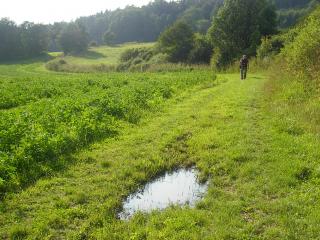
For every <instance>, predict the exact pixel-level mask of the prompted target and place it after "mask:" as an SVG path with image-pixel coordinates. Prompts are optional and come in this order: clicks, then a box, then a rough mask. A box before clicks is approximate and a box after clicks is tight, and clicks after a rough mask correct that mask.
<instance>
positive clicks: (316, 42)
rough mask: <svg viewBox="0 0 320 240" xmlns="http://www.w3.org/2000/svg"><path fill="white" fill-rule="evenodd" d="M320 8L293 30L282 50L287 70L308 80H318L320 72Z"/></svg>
mask: <svg viewBox="0 0 320 240" xmlns="http://www.w3.org/2000/svg"><path fill="white" fill-rule="evenodd" d="M319 25H320V7H318V8H317V9H316V10H315V11H314V12H313V13H312V14H311V15H310V16H309V17H308V18H306V19H305V21H304V22H303V23H302V24H301V25H299V26H298V27H297V29H296V30H295V33H296V36H295V37H293V40H292V42H291V43H289V44H288V45H287V46H286V47H285V48H284V50H283V56H284V58H285V60H286V62H287V64H288V70H290V71H292V72H294V73H296V74H298V75H300V76H306V77H308V78H312V79H315V78H319V77H318V73H319V71H320V58H319V55H320V28H319Z"/></svg>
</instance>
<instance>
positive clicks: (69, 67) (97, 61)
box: [46, 43, 154, 72]
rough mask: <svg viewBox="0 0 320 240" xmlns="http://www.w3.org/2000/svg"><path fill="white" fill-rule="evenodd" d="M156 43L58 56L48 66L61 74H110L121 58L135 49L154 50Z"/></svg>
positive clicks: (107, 47) (99, 48)
mask: <svg viewBox="0 0 320 240" xmlns="http://www.w3.org/2000/svg"><path fill="white" fill-rule="evenodd" d="M153 46H154V43H126V44H121V45H114V46H100V47H91V48H89V49H88V51H86V52H83V53H80V54H74V55H66V56H64V55H60V56H59V55H58V58H55V59H53V60H52V61H50V62H48V63H47V64H46V67H47V68H48V69H49V70H53V71H61V72H110V71H117V69H118V68H117V66H118V65H119V64H120V63H121V62H122V61H121V56H122V54H124V53H125V52H126V51H133V49H140V48H142V49H152V47H153Z"/></svg>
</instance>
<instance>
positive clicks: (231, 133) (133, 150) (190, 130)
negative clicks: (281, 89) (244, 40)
mask: <svg viewBox="0 0 320 240" xmlns="http://www.w3.org/2000/svg"><path fill="white" fill-rule="evenodd" d="M266 81H267V79H266V78H265V77H264V76H263V75H254V76H251V77H250V78H249V80H248V81H246V82H239V80H238V75H221V76H220V77H219V82H220V84H219V85H218V86H215V87H209V88H208V87H207V88H199V87H198V88H195V89H194V90H193V91H188V92H186V93H185V94H184V95H183V96H180V97H179V98H176V99H172V100H170V104H168V105H167V108H166V109H165V110H164V112H161V113H158V115H157V116H152V117H150V118H149V119H146V120H145V121H144V122H142V123H140V125H139V126H138V127H134V128H128V129H124V134H123V135H121V136H120V137H119V138H118V139H113V140H112V139H111V140H108V142H105V143H102V144H98V145H96V146H94V147H93V148H92V149H90V150H88V151H85V152H82V153H81V154H79V155H77V156H76V158H77V159H78V164H76V165H74V166H72V167H70V169H68V170H67V171H66V172H64V173H61V175H59V176H57V177H55V178H52V179H45V180H40V181H38V183H36V184H35V185H34V186H33V187H30V188H28V189H26V190H25V191H23V192H21V193H19V194H16V195H12V196H10V197H8V198H7V199H6V200H5V201H4V203H3V204H2V205H1V212H2V213H1V215H0V222H1V223H3V224H2V225H0V232H1V234H2V235H0V236H3V238H7V237H8V236H10V235H11V237H14V236H15V237H18V236H22V237H23V236H26V237H29V238H30V239H45V238H51V239H59V238H68V239H71V238H72V237H74V238H76V239H87V238H89V236H91V237H96V238H98V239H317V238H318V230H319V225H318V221H317V219H319V215H320V212H319V208H317V204H319V196H320V194H319V189H318V188H317V184H318V183H319V178H318V177H319V176H320V174H317V169H319V166H318V165H317V159H318V158H319V150H318V146H319V138H318V137H317V136H316V135H315V134H314V133H313V132H312V131H311V130H308V129H307V128H306V129H305V130H304V128H303V127H300V128H299V129H298V130H299V131H297V128H296V127H295V126H294V124H292V122H291V121H290V119H291V117H290V115H288V114H285V113H287V112H286V111H285V110H284V108H283V107H282V106H281V105H276V106H274V105H273V104H272V103H273V98H274V96H273V95H272V94H269V90H268V88H266V87H265V82H266ZM279 117H281V118H279ZM193 163H195V164H196V165H197V166H198V167H199V169H200V171H201V176H200V177H201V178H209V179H210V187H209V193H208V194H207V196H206V198H205V199H204V201H202V202H200V203H199V204H198V206H197V208H196V209H184V208H179V207H172V208H170V209H168V210H166V211H164V212H154V213H152V214H150V215H143V214H139V215H137V216H136V217H135V218H134V219H132V220H131V221H130V222H121V221H118V220H116V218H115V215H116V212H117V210H118V209H119V208H120V207H121V199H123V198H125V196H126V195H128V194H129V193H130V192H132V191H134V190H135V189H137V188H138V186H139V185H141V184H143V183H144V182H146V181H147V180H148V179H150V178H152V177H154V176H156V175H157V174H159V173H160V172H163V171H164V170H166V169H172V168H174V167H176V166H178V165H190V164H193ZM310 172H311V173H310ZM318 172H320V171H318Z"/></svg>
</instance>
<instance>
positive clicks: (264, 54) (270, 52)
mask: <svg viewBox="0 0 320 240" xmlns="http://www.w3.org/2000/svg"><path fill="white" fill-rule="evenodd" d="M283 47H284V41H283V39H281V37H280V36H274V37H263V38H262V39H261V45H260V47H259V48H258V50H257V57H258V58H259V59H264V58H268V57H272V56H274V55H277V54H279V53H280V50H281V49H282V48H283Z"/></svg>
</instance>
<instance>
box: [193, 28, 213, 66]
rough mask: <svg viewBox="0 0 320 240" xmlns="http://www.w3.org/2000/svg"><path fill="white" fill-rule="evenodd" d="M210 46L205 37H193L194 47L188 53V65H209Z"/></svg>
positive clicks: (198, 35)
mask: <svg viewBox="0 0 320 240" xmlns="http://www.w3.org/2000/svg"><path fill="white" fill-rule="evenodd" d="M211 53H212V46H211V43H210V41H209V40H208V39H207V37H206V36H203V35H200V34H197V35H195V40H194V46H193V48H192V50H191V51H190V53H189V56H188V62H190V63H210V57H211Z"/></svg>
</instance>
